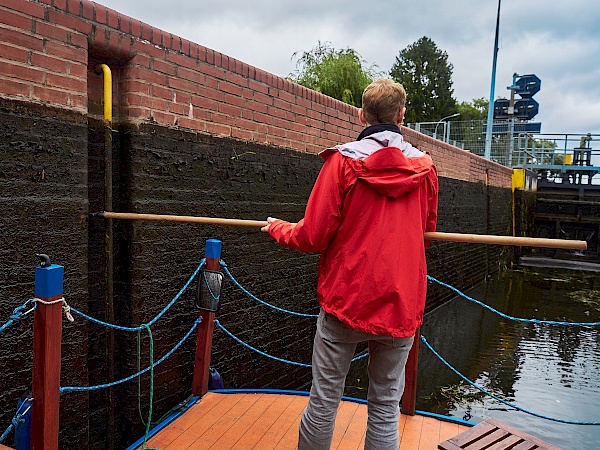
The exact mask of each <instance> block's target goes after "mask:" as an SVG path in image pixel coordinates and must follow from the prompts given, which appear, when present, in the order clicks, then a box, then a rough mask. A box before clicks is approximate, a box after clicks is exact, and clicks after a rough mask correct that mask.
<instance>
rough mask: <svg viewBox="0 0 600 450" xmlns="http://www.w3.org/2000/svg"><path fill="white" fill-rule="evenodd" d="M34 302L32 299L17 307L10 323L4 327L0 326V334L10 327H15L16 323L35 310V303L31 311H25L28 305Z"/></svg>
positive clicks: (10, 317) (10, 318) (9, 320)
mask: <svg viewBox="0 0 600 450" xmlns="http://www.w3.org/2000/svg"><path fill="white" fill-rule="evenodd" d="M32 301H33V299H31V298H30V299H28V300H27V301H26V302H25V303H23V304H22V305H21V306H17V307H16V308H15V309H14V310H13V312H12V314H11V315H10V316H9V319H8V321H7V322H6V323H5V324H4V325H2V326H0V333H2V332H3V331H4V330H6V329H7V328H8V327H10V326H11V325H13V324H14V323H16V322H18V321H19V320H21V319H22V318H23V317H25V316H26V315H27V314H29V313H30V312H31V311H33V310H35V306H36V304H35V303H34V304H33V306H32V307H31V308H29V310H27V311H25V309H26V308H27V305H29V303H31V302H32Z"/></svg>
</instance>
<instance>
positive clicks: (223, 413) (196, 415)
mask: <svg viewBox="0 0 600 450" xmlns="http://www.w3.org/2000/svg"><path fill="white" fill-rule="evenodd" d="M307 402H308V397H306V396H296V395H285V394H261V393H258V394H253V393H242V394H219V393H214V392H210V393H208V394H206V395H205V396H204V397H203V398H202V400H201V401H200V402H198V403H197V404H195V405H194V406H192V407H191V408H190V409H189V410H187V411H186V412H185V413H184V414H183V415H182V416H181V417H179V418H177V419H176V420H175V421H174V422H172V423H171V424H169V425H168V426H167V427H166V428H164V429H163V430H161V431H160V432H159V433H158V434H157V435H155V436H153V437H152V438H151V439H149V441H148V442H147V447H154V448H158V449H161V450H183V449H211V450H217V449H222V450H223V449H227V450H229V449H239V450H249V449H256V450H263V449H265V450H267V449H277V450H281V449H295V448H296V447H297V445H298V424H299V422H300V415H301V414H302V411H303V410H304V408H305V406H306V403H307ZM366 426H367V406H366V405H363V404H358V403H354V402H347V401H344V402H342V404H341V405H340V409H339V411H338V416H337V420H336V427H335V433H334V436H333V443H332V446H331V448H332V449H339V450H346V449H348V450H351V449H362V448H363V446H364V438H365V430H366ZM398 426H399V430H400V433H401V437H402V441H401V444H400V450H436V449H437V445H438V443H440V442H443V441H445V440H447V439H450V438H451V437H453V436H456V435H457V434H459V433H461V432H463V431H465V430H467V429H468V427H466V426H463V425H458V424H455V423H451V422H444V421H440V420H437V419H434V418H430V417H423V416H419V415H417V416H405V415H402V417H401V419H400V422H399V424H398Z"/></svg>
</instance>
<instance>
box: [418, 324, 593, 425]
mask: <svg viewBox="0 0 600 450" xmlns="http://www.w3.org/2000/svg"><path fill="white" fill-rule="evenodd" d="M421 342H423V343H424V344H425V346H426V347H427V348H428V349H429V350H431V352H432V353H433V354H434V355H435V356H437V357H438V359H439V360H440V361H442V362H443V363H444V364H445V365H446V367H448V368H449V369H450V370H451V371H452V372H454V373H455V374H456V375H458V376H459V377H460V378H462V379H463V380H464V381H466V382H467V383H469V384H470V385H471V386H473V387H474V388H476V389H478V390H480V391H481V392H483V393H484V394H486V395H488V396H490V397H492V398H493V399H495V400H497V401H499V402H500V403H503V404H504V405H506V406H508V407H510V408H513V409H516V410H517V411H521V412H524V413H526V414H529V415H532V416H535V417H539V418H540V419H546V420H551V421H553V422H559V423H566V424H569V425H600V422H579V421H576V420H565V419H557V418H555V417H550V416H545V415H543V414H539V413H536V412H533V411H530V410H528V409H525V408H521V407H520V406H517V405H515V404H513V403H510V402H508V401H506V400H504V399H502V398H500V397H498V396H497V395H494V394H492V393H491V392H489V391H487V390H485V389H484V388H482V387H481V386H479V385H478V384H476V383H475V382H473V381H471V380H469V379H468V378H467V377H465V376H464V375H463V374H462V373H460V372H459V371H458V370H457V369H455V368H454V367H453V366H452V365H451V364H450V363H449V362H448V361H446V360H445V359H444V358H443V357H442V356H441V355H440V354H439V353H438V352H436V351H435V349H434V348H433V347H432V346H431V345H430V344H429V342H427V339H425V336H421Z"/></svg>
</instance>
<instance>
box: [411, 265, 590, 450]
mask: <svg viewBox="0 0 600 450" xmlns="http://www.w3.org/2000/svg"><path fill="white" fill-rule="evenodd" d="M441 281H443V279H442V280H441ZM467 294H468V295H469V296H471V297H473V298H476V299H478V300H481V301H483V302H484V303H486V304H488V305H490V306H492V307H494V308H496V309H497V310H499V311H502V312H504V313H506V314H508V315H511V316H513V317H523V318H536V319H545V320H553V321H569V322H597V321H600V301H598V300H599V299H600V296H599V294H600V275H599V274H598V273H593V272H580V271H566V270H564V269H561V270H560V271H559V270H558V269H549V268H539V269H536V268H527V269H525V268H522V269H517V270H511V271H508V272H505V273H503V274H502V275H500V276H498V277H497V278H494V279H490V280H488V281H487V282H486V283H484V284H482V285H480V286H478V287H476V288H474V289H472V290H470V291H469V292H467ZM422 334H423V335H424V336H425V337H426V338H427V340H428V342H429V343H430V344H431V345H432V347H433V348H434V349H436V350H437V351H438V352H439V353H440V354H441V355H442V356H443V357H444V358H445V359H446V360H447V361H448V362H449V363H450V364H452V365H453V366H454V367H456V368H457V369H458V370H459V371H460V372H461V373H462V374H464V375H465V376H466V377H467V378H469V379H470V380H473V381H475V382H476V383H477V384H478V385H480V386H482V387H484V388H485V389H486V390H488V391H491V392H492V393H494V394H495V395H497V396H498V397H501V398H503V399H505V400H508V401H510V402H511V403H515V404H517V405H519V406H520V407H522V408H525V409H528V410H530V411H534V412H536V413H539V414H543V415H546V416H550V417H555V418H560V419H566V420H572V421H589V422H600V327H596V328H587V327H564V326H557V325H539V324H531V323H521V322H515V321H511V320H508V319H502V318H501V317H499V316H498V315H496V314H494V313H492V312H490V311H488V310H486V309H484V308H482V307H480V306H478V305H476V304H474V303H472V302H469V301H468V300H466V299H463V298H457V299H455V300H453V301H452V302H450V303H448V304H446V305H444V306H442V307H440V308H438V309H436V310H435V311H432V312H431V313H430V314H428V315H427V316H426V318H425V323H424V325H423V327H422ZM418 376H419V378H418V403H417V407H418V408H419V409H422V410H426V411H433V412H436V413H439V414H446V415H450V416H454V417H459V418H463V419H466V420H470V421H473V422H480V421H482V420H484V419H486V418H487V417H493V418H495V419H498V420H500V421H502V422H504V423H506V424H508V425H511V426H514V427H516V428H519V429H522V430H524V431H526V432H528V433H530V434H532V435H535V436H538V437H540V438H541V439H543V440H545V441H548V442H550V443H551V444H554V445H556V446H558V447H561V448H563V449H572V450H584V449H585V450H588V449H596V448H600V444H599V443H600V426H582V425H567V424H561V423H557V422H553V421H548V420H544V419H540V418H537V417H534V416H531V415H528V414H525V413H522V412H519V411H515V410H513V409H511V408H509V407H507V406H505V405H503V404H502V403H500V402H498V401H497V400H494V399H492V398H491V397H487V396H481V395H480V394H479V392H478V391H476V390H474V388H471V387H469V386H468V385H466V384H464V383H463V384H461V382H460V378H459V377H458V376H457V375H455V374H453V373H452V372H451V371H450V370H449V369H448V368H446V367H445V366H444V365H443V364H442V363H441V362H440V361H439V360H438V359H437V358H436V357H435V356H434V355H433V354H432V353H431V352H430V351H429V350H428V349H427V348H426V347H425V346H424V345H421V349H420V353H419V375H418Z"/></svg>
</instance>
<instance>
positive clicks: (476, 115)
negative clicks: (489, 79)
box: [456, 97, 490, 120]
mask: <svg viewBox="0 0 600 450" xmlns="http://www.w3.org/2000/svg"><path fill="white" fill-rule="evenodd" d="M489 103H490V101H489V100H488V99H486V98H483V97H481V98H474V99H473V101H472V102H460V103H458V104H457V105H456V109H457V110H458V112H459V113H460V118H459V119H458V120H487V114H488V104H489Z"/></svg>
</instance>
